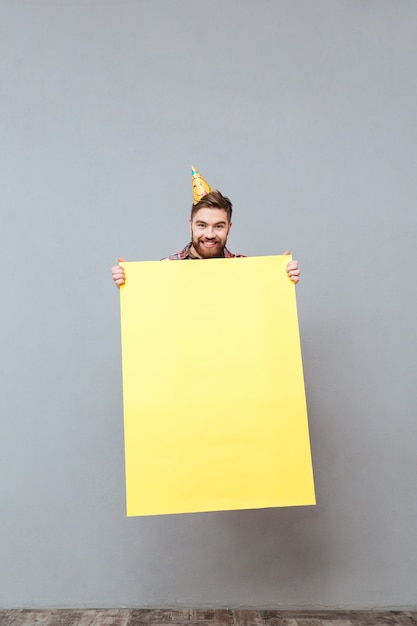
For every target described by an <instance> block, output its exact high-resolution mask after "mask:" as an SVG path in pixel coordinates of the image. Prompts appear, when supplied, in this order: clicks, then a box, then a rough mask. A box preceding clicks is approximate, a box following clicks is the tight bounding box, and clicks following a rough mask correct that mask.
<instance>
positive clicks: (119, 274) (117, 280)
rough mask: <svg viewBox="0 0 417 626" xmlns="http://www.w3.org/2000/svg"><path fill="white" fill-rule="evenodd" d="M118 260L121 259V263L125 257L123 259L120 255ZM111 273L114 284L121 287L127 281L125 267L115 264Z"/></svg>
mask: <svg viewBox="0 0 417 626" xmlns="http://www.w3.org/2000/svg"><path fill="white" fill-rule="evenodd" d="M117 260H118V261H119V263H120V262H121V261H124V259H122V257H120V256H119V258H118V259H117ZM111 275H112V278H113V280H114V284H115V285H116V287H118V288H119V289H120V287H121V286H122V285H124V284H125V281H126V278H125V271H124V268H123V267H121V266H120V265H114V266H113V267H112V268H111Z"/></svg>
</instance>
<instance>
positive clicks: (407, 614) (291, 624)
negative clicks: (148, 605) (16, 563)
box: [0, 609, 417, 626]
mask: <svg viewBox="0 0 417 626" xmlns="http://www.w3.org/2000/svg"><path fill="white" fill-rule="evenodd" d="M32 624H35V625H36V626H142V625H144V626H148V625H150V626H163V625H165V624H169V625H171V626H181V625H185V626H384V625H389V624H393V625H394V626H395V625H401V626H417V611H240V610H239V611H238V610H203V609H178V610H162V609H152V610H151V609H149V610H137V609H88V610H81V609H80V610H77V609H54V610H46V609H45V610H31V609H8V610H1V609H0V626H32Z"/></svg>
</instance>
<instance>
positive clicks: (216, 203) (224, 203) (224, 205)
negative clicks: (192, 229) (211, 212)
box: [191, 189, 232, 222]
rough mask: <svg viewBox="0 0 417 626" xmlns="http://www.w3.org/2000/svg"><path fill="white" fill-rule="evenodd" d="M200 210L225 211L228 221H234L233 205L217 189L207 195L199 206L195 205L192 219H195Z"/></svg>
mask: <svg viewBox="0 0 417 626" xmlns="http://www.w3.org/2000/svg"><path fill="white" fill-rule="evenodd" d="M200 209H223V211H226V214H227V221H228V222H231V221H232V203H231V202H230V200H229V198H226V196H223V195H222V194H221V193H220V191H217V189H215V190H214V191H210V193H207V194H206V195H205V196H203V197H202V198H201V200H199V201H198V202H197V204H193V206H192V208H191V219H193V217H194V215H195V214H196V213H197V211H199V210H200Z"/></svg>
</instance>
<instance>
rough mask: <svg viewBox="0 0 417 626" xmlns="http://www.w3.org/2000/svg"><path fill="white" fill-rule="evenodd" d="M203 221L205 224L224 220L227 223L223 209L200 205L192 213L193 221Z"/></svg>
mask: <svg viewBox="0 0 417 626" xmlns="http://www.w3.org/2000/svg"><path fill="white" fill-rule="evenodd" d="M198 221H200V222H205V223H206V224H218V223H219V222H225V223H226V224H227V213H226V211H225V210H224V209H210V208H208V207H202V208H201V209H198V211H197V212H196V213H194V217H193V222H198Z"/></svg>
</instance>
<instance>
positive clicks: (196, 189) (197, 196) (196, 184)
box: [191, 165, 213, 204]
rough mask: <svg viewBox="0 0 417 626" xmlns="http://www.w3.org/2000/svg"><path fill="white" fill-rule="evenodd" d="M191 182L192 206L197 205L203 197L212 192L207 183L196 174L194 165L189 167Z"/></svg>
mask: <svg viewBox="0 0 417 626" xmlns="http://www.w3.org/2000/svg"><path fill="white" fill-rule="evenodd" d="M191 182H192V186H193V204H197V202H200V200H201V198H202V197H203V196H205V195H207V194H208V193H210V191H213V189H212V188H211V187H210V185H209V184H208V182H207V181H206V180H204V178H203V177H202V176H201V174H200V173H199V172H197V170H196V169H195V167H194V165H192V166H191Z"/></svg>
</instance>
